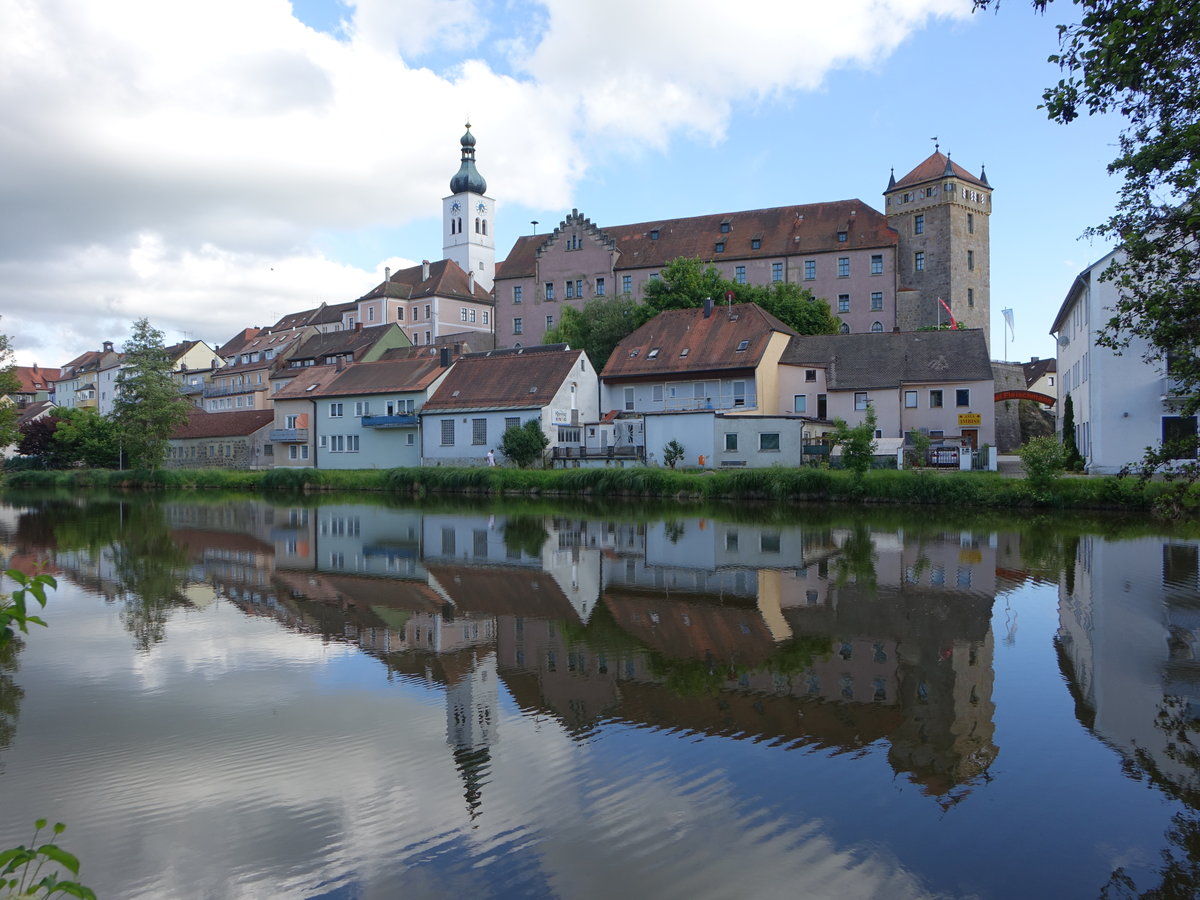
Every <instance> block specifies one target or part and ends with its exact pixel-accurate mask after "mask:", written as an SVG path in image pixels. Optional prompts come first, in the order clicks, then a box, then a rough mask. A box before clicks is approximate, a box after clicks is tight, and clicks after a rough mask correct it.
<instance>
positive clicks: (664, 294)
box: [638, 256, 737, 325]
mask: <svg viewBox="0 0 1200 900" xmlns="http://www.w3.org/2000/svg"><path fill="white" fill-rule="evenodd" d="M736 287H737V285H735V284H734V283H733V282H732V281H726V280H725V279H724V278H722V277H721V273H720V271H719V270H718V269H717V267H716V266H713V265H705V264H704V263H702V262H701V261H700V260H698V259H689V258H687V257H684V256H681V257H679V258H678V259H673V260H671V262H669V263H667V264H666V265H665V266H663V267H662V269H661V270H659V273H658V278H653V279H651V280H650V281H649V282H647V284H646V287H645V288H644V290H643V291H642V298H643V302H644V303H645V306H646V307H647V309H649V310H651V311H652V312H650V314H649V315H648V316H647V317H646V319H644V320H643V321H649V319H651V318H653V317H654V316H655V315H656V314H658V313H660V312H665V311H666V310H668V309H695V308H696V307H698V306H703V305H704V301H705V300H706V299H711V300H712V301H713V302H714V303H720V302H721V301H722V300H724V299H725V292H726V291H729V290H733V289H734V288H736ZM638 324H639V325H640V324H641V323H640V322H639V323H638Z"/></svg>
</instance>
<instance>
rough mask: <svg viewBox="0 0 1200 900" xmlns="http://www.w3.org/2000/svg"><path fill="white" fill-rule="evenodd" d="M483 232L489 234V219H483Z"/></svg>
mask: <svg viewBox="0 0 1200 900" xmlns="http://www.w3.org/2000/svg"><path fill="white" fill-rule="evenodd" d="M483 233H484V234H487V219H484V220H483Z"/></svg>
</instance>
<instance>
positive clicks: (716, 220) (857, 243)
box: [496, 200, 898, 278]
mask: <svg viewBox="0 0 1200 900" xmlns="http://www.w3.org/2000/svg"><path fill="white" fill-rule="evenodd" d="M723 226H728V230H727V231H722V230H721V229H722V227H723ZM568 227H583V228H585V229H590V230H591V231H592V232H593V233H594V234H595V236H597V237H599V238H600V239H602V240H605V241H608V242H609V243H610V245H611V246H612V247H613V248H614V249H616V250H617V251H618V252H619V256H618V258H617V262H616V265H615V267H614V270H615V271H618V272H619V271H621V270H622V269H636V268H645V267H654V266H665V265H666V264H667V263H669V262H670V261H671V260H673V259H678V258H679V257H681V256H683V257H688V258H693V259H704V260H712V261H714V262H715V261H718V260H721V259H744V258H753V257H778V256H792V255H795V254H798V253H816V252H825V251H831V250H861V249H865V248H870V247H891V246H895V244H896V242H897V240H898V236H897V234H896V232H895V231H894V230H893V229H891V228H889V227H888V224H887V216H885V215H883V213H881V212H878V211H877V210H874V209H872V208H871V207H870V206H867V204H865V203H863V202H862V201H861V200H838V201H835V202H832V203H806V204H802V205H799V206H778V207H773V208H771V209H751V210H745V211H743V212H732V213H714V214H712V215H704V216H690V217H688V218H683V219H662V220H659V221H656V222H638V223H636V224H633V225H613V226H608V227H605V228H601V229H597V228H595V226H593V225H592V223H591V221H590V220H588V219H586V218H584V217H583V216H581V215H580V214H579V211H578V210H572V211H571V215H569V216H567V218H566V219H564V220H563V221H562V223H561V224H560V225H559V226H558V228H556V229H555V230H554V231H552V232H550V233H549V234H539V235H525V236H524V237H520V238H518V239H517V242H516V243H515V244H514V245H513V248H512V250H511V251H510V252H509V254H508V258H507V259H505V260H504V261H503V262H502V263H501V264H499V265H498V266H497V268H496V277H497V278H522V277H529V276H532V275H533V274H534V271H535V269H534V261H535V260H536V258H537V256H538V253H539V252H540V251H544V250H545V249H549V248H550V247H551V246H553V244H554V242H555V241H556V240H557V239H558V236H559V234H560V233H561V231H562V230H563V229H565V228H568ZM839 232H845V233H846V240H845V241H839V240H838V233H839ZM654 235H657V237H655V236H654ZM755 241H758V243H759V246H758V248H757V249H756V248H754V246H753V243H754V242H755ZM718 243H721V244H723V245H724V250H723V251H721V252H717V250H716V246H717V244H718Z"/></svg>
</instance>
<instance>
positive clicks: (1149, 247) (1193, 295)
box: [975, 0, 1200, 483]
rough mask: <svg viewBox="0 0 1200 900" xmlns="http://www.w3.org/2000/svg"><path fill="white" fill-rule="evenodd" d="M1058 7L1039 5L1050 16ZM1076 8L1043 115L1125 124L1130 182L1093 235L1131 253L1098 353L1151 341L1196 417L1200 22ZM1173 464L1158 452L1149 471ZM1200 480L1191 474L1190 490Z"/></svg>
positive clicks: (1164, 1)
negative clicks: (1117, 119) (1106, 117)
mask: <svg viewBox="0 0 1200 900" xmlns="http://www.w3.org/2000/svg"><path fill="white" fill-rule="evenodd" d="M999 2H1000V0H975V6H976V8H977V9H984V8H987V7H989V6H998V5H999ZM1048 6H1049V0H1033V7H1034V8H1035V9H1036V10H1038V11H1040V12H1045V10H1046V9H1047V7H1048ZM1072 9H1073V10H1074V11H1075V13H1076V14H1077V16H1078V21H1076V22H1071V23H1069V24H1065V25H1059V26H1058V40H1059V48H1058V52H1057V53H1055V54H1053V55H1051V56H1050V57H1049V59H1050V62H1053V63H1056V64H1057V65H1058V66H1059V67H1060V69H1061V70H1062V72H1063V78H1062V79H1060V80H1059V82H1058V83H1057V84H1055V85H1052V86H1051V87H1048V88H1046V90H1045V91H1044V92H1043V94H1042V99H1043V105H1044V108H1045V109H1046V111H1047V114H1048V115H1049V117H1050V118H1051V119H1052V120H1054V121H1056V122H1061V123H1068V122H1071V121H1073V120H1075V119H1076V118H1078V117H1079V115H1080V114H1081V113H1084V112H1086V113H1087V114H1089V115H1094V114H1097V113H1117V114H1119V115H1121V116H1122V117H1123V118H1124V119H1125V128H1124V130H1123V131H1122V133H1121V136H1120V149H1119V154H1118V156H1117V157H1116V159H1114V160H1113V161H1112V162H1111V163H1109V166H1108V171H1109V172H1110V173H1112V174H1114V175H1120V176H1121V177H1122V179H1123V184H1122V187H1121V192H1120V197H1119V199H1118V202H1117V206H1116V209H1115V211H1114V212H1113V214H1112V216H1110V217H1109V219H1108V220H1107V221H1106V222H1103V223H1101V224H1098V225H1096V226H1095V227H1093V228H1091V229H1089V231H1088V233H1089V235H1095V236H1099V237H1101V238H1104V239H1107V240H1111V241H1113V242H1114V243H1115V244H1116V245H1117V247H1118V249H1119V250H1120V251H1121V252H1119V253H1117V254H1116V255H1115V256H1114V258H1113V261H1112V263H1111V264H1110V265H1109V267H1108V268H1107V269H1106V270H1105V271H1104V273H1103V274H1102V275H1101V279H1102V280H1105V281H1111V282H1112V283H1113V284H1114V285H1115V286H1116V288H1117V295H1118V300H1117V303H1116V305H1115V307H1114V308H1113V311H1112V312H1113V315H1112V317H1111V318H1110V319H1109V320H1108V321H1107V322H1106V323H1105V324H1104V326H1103V328H1102V329H1101V332H1100V336H1099V343H1100V344H1101V345H1102V346H1106V347H1109V348H1112V349H1114V350H1116V351H1117V352H1121V351H1123V350H1126V349H1128V348H1129V346H1130V341H1131V340H1132V339H1134V338H1144V339H1146V341H1148V346H1149V350H1148V351H1146V353H1145V356H1146V358H1147V359H1148V360H1156V361H1165V362H1166V364H1167V365H1168V367H1169V369H1170V372H1171V374H1172V375H1173V376H1174V377H1175V378H1177V379H1178V380H1179V383H1180V385H1181V390H1180V392H1179V393H1180V400H1179V408H1180V410H1181V414H1182V415H1184V416H1190V415H1193V414H1195V413H1196V412H1197V410H1198V409H1200V202H1198V201H1200V197H1198V188H1200V165H1197V163H1196V160H1197V157H1198V156H1200V15H1198V14H1197V13H1198V11H1197V8H1196V5H1195V3H1192V2H1187V3H1180V2H1178V0H1075V2H1074V4H1073V6H1072ZM1072 18H1074V16H1073V17H1072ZM1171 458H1172V454H1171V453H1170V452H1169V451H1168V450H1167V449H1166V448H1160V449H1159V450H1151V451H1149V452H1148V453H1147V456H1146V459H1145V469H1144V473H1145V474H1149V473H1150V472H1152V471H1153V470H1154V469H1156V468H1159V467H1161V466H1162V465H1163V464H1165V463H1166V462H1167V461H1168V460H1169V459H1171ZM1197 477H1200V467H1196V466H1194V465H1193V466H1191V467H1190V468H1189V471H1188V472H1187V477H1186V478H1185V483H1186V482H1187V481H1192V480H1195V479H1196V478H1197Z"/></svg>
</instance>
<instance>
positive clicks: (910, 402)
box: [904, 391, 917, 409]
mask: <svg viewBox="0 0 1200 900" xmlns="http://www.w3.org/2000/svg"><path fill="white" fill-rule="evenodd" d="M904 408H905V409H916V408H917V392H916V391H905V392H904Z"/></svg>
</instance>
